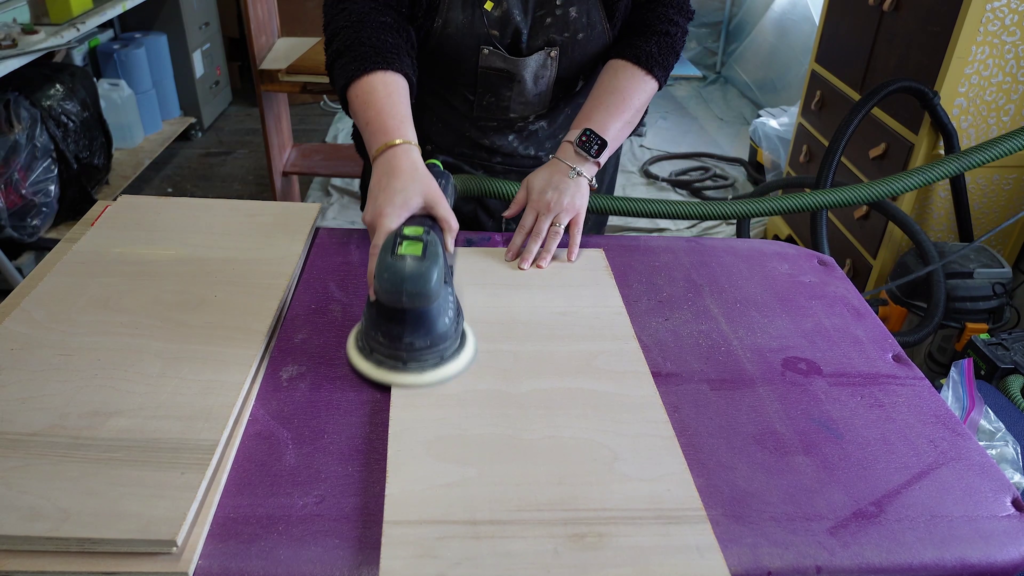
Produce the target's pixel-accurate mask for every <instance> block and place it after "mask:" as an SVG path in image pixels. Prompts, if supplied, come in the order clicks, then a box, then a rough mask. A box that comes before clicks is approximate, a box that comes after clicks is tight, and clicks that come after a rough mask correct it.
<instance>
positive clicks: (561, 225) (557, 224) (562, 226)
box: [551, 222, 565, 230]
mask: <svg viewBox="0 0 1024 576" xmlns="http://www.w3.org/2000/svg"><path fill="white" fill-rule="evenodd" d="M551 227H552V228H561V229H562V230H565V224H559V223H558V222H552V223H551Z"/></svg>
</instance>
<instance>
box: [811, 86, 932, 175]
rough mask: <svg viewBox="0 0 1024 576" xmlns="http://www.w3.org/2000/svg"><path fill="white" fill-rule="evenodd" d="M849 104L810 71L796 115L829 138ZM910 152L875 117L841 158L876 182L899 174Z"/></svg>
mask: <svg viewBox="0 0 1024 576" xmlns="http://www.w3.org/2000/svg"><path fill="white" fill-rule="evenodd" d="M853 103H854V102H853V99H852V98H850V97H849V96H847V95H846V94H843V92H842V91H841V90H840V89H839V88H837V87H836V86H835V85H834V84H832V83H831V82H829V81H828V80H826V79H825V78H823V77H822V76H821V75H820V74H818V73H816V72H811V76H810V78H808V80H807V91H806V98H804V101H803V105H802V106H801V109H800V116H801V118H803V119H804V121H805V122H807V124H808V125H810V126H811V127H812V128H814V129H815V130H817V131H818V133H819V134H821V135H823V136H825V137H826V138H832V137H833V136H834V135H835V131H836V128H838V127H839V124H841V123H842V121H843V118H845V117H846V114H847V113H848V112H849V111H850V108H852V107H853ZM913 149H914V145H913V144H911V143H910V142H908V141H907V139H906V138H904V137H902V136H900V135H899V134H897V133H896V132H895V131H894V130H893V129H891V128H889V127H888V126H886V125H885V123H884V122H882V121H881V120H880V119H879V118H878V117H877V116H874V115H869V116H868V117H867V118H865V119H864V121H863V122H861V125H860V126H859V127H858V128H857V131H856V132H855V133H854V134H853V137H852V138H851V139H850V142H849V144H847V146H846V151H845V152H844V154H843V156H844V157H845V158H846V159H847V160H849V161H850V163H851V164H853V165H854V167H856V168H857V170H860V172H861V174H864V175H865V176H866V177H868V179H870V180H877V179H878V178H884V177H886V176H891V175H893V174H896V173H897V172H901V171H903V169H904V168H906V166H907V162H908V161H909V160H910V154H911V152H912V151H913ZM847 181H849V180H847Z"/></svg>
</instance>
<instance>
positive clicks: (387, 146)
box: [370, 138, 423, 164]
mask: <svg viewBox="0 0 1024 576" xmlns="http://www.w3.org/2000/svg"><path fill="white" fill-rule="evenodd" d="M402 144H408V145H410V146H415V147H416V149H417V150H419V151H420V153H421V154H422V153H423V150H421V149H420V145H419V144H417V143H415V142H413V141H412V140H403V139H401V138H399V139H397V140H392V141H390V142H385V143H383V144H381V145H380V147H378V148H377V149H376V150H374V151H373V155H372V156H370V164H373V163H374V162H376V161H377V158H379V157H380V155H381V154H383V153H385V152H387V151H388V149H390V148H394V147H395V146H401V145H402Z"/></svg>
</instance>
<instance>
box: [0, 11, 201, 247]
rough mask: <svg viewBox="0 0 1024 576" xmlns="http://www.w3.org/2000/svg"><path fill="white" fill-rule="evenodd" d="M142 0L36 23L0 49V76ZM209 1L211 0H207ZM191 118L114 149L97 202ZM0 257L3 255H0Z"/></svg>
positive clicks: (51, 234)
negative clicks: (28, 37)
mask: <svg viewBox="0 0 1024 576" xmlns="http://www.w3.org/2000/svg"><path fill="white" fill-rule="evenodd" d="M145 1H146V0H95V6H94V8H93V9H92V10H90V11H88V12H86V13H85V14H82V15H80V16H79V17H77V18H74V19H72V20H70V21H68V22H66V23H64V24H60V25H45V24H42V25H37V26H36V27H37V28H38V29H39V30H41V31H42V32H44V34H45V35H44V36H43V37H42V38H40V39H39V40H38V41H34V42H26V43H23V44H21V45H19V46H18V48H16V49H13V50H9V51H3V52H0V76H5V75H7V74H9V73H11V72H13V71H14V70H17V69H18V68H20V67H22V66H24V65H26V64H28V63H30V62H32V61H33V60H36V59H37V58H40V57H42V56H43V55H45V54H47V53H48V52H50V51H53V50H58V49H61V48H63V47H65V46H66V45H67V44H68V43H69V42H71V41H73V40H75V39H76V38H78V37H80V36H81V35H83V34H86V33H88V32H90V31H92V30H95V29H96V28H98V27H99V26H100V25H102V24H105V23H107V22H109V21H110V20H112V19H114V18H116V17H118V16H120V15H121V14H124V13H125V12H127V11H128V10H131V9H132V8H134V7H136V6H138V5H140V4H142V3H143V2H145ZM210 1H212V0H210ZM193 122H195V119H194V118H191V117H187V116H182V117H179V118H174V119H172V120H168V121H166V122H164V125H163V129H161V130H160V131H159V132H157V133H155V134H151V135H149V136H147V137H146V139H145V140H143V141H142V143H141V144H139V145H138V146H136V147H135V148H131V149H126V150H116V151H114V158H113V161H112V165H111V170H110V177H109V182H108V183H107V184H106V185H104V186H103V187H101V188H100V189H99V190H98V191H97V198H98V204H100V203H103V202H109V201H111V200H114V199H115V198H116V197H117V196H118V195H119V194H121V192H122V191H123V190H124V189H125V188H126V187H127V186H128V184H130V183H131V182H132V180H134V179H135V178H136V177H137V176H138V175H139V174H140V173H142V171H143V170H144V169H145V168H146V166H148V165H149V164H150V163H151V162H152V161H153V160H154V159H156V157H157V156H159V155H160V153H161V152H163V150H164V149H165V148H167V146H168V145H170V143H171V142H173V141H174V139H175V138H177V137H178V135H180V134H181V133H182V132H183V131H185V130H186V129H187V128H188V127H189V125H191V124H192V123H193ZM76 224H77V222H74V221H73V222H65V223H64V224H61V225H59V226H55V227H53V228H51V229H50V230H48V231H47V232H46V233H45V234H44V235H43V237H44V238H51V239H62V238H64V237H65V236H66V235H67V234H68V232H69V231H70V230H71V229H72V228H74V226H75V225H76ZM0 258H3V256H2V255H0Z"/></svg>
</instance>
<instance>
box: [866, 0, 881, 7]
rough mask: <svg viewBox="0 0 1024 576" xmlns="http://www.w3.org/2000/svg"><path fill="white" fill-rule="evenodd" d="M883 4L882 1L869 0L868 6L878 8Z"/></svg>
mask: <svg viewBox="0 0 1024 576" xmlns="http://www.w3.org/2000/svg"><path fill="white" fill-rule="evenodd" d="M881 3H882V0H868V6H878V5H879V4H881Z"/></svg>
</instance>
